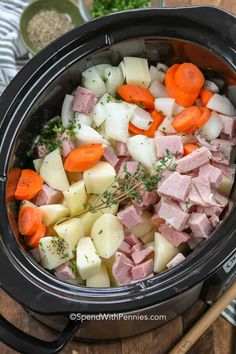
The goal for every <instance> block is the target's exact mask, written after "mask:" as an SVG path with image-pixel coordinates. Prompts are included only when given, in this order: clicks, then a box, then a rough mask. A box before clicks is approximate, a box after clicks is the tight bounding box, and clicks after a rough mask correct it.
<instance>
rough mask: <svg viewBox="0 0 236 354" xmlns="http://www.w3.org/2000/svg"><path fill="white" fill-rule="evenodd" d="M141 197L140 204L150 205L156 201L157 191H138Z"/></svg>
mask: <svg viewBox="0 0 236 354" xmlns="http://www.w3.org/2000/svg"><path fill="white" fill-rule="evenodd" d="M140 195H141V198H142V204H143V206H150V205H153V204H155V203H156V202H157V201H158V195H157V192H155V191H152V192H147V191H145V192H141V193H140Z"/></svg>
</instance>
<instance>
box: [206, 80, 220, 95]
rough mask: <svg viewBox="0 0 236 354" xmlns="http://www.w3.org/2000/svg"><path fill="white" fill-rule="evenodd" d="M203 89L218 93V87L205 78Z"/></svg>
mask: <svg viewBox="0 0 236 354" xmlns="http://www.w3.org/2000/svg"><path fill="white" fill-rule="evenodd" d="M203 87H204V88H205V89H207V90H209V91H211V92H214V93H219V91H220V90H219V87H218V86H217V85H216V84H215V83H214V82H212V81H209V80H206V81H205V83H204V86H203Z"/></svg>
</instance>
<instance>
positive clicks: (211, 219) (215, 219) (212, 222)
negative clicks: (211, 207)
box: [209, 215, 220, 228]
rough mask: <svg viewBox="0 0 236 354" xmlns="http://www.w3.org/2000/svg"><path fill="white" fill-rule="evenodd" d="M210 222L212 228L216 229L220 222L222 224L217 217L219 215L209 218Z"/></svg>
mask: <svg viewBox="0 0 236 354" xmlns="http://www.w3.org/2000/svg"><path fill="white" fill-rule="evenodd" d="M209 220H210V223H211V225H212V227H214V228H215V227H216V226H217V225H218V224H219V222H220V218H219V216H217V215H212V216H211V217H210V218H209Z"/></svg>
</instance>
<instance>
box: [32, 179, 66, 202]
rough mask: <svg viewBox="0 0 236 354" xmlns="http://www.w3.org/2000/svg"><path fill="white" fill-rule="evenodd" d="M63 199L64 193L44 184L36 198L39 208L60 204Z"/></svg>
mask: <svg viewBox="0 0 236 354" xmlns="http://www.w3.org/2000/svg"><path fill="white" fill-rule="evenodd" d="M61 199H62V192H60V191H58V190H56V189H53V188H50V187H49V186H48V185H47V184H44V185H43V186H42V188H41V190H40V192H39V194H38V195H37V197H36V202H35V204H36V205H37V206H39V207H40V206H42V205H50V204H58V203H60V201H61Z"/></svg>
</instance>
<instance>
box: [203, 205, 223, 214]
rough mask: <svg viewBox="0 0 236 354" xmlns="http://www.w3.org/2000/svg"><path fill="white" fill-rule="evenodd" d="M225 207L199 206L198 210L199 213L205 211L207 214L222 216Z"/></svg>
mask: <svg viewBox="0 0 236 354" xmlns="http://www.w3.org/2000/svg"><path fill="white" fill-rule="evenodd" d="M222 211H223V208H222V207H220V206H217V205H216V206H214V205H212V206H209V207H198V208H197V212H198V213H203V214H206V215H207V216H213V215H217V216H220V214H221V213H222Z"/></svg>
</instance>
